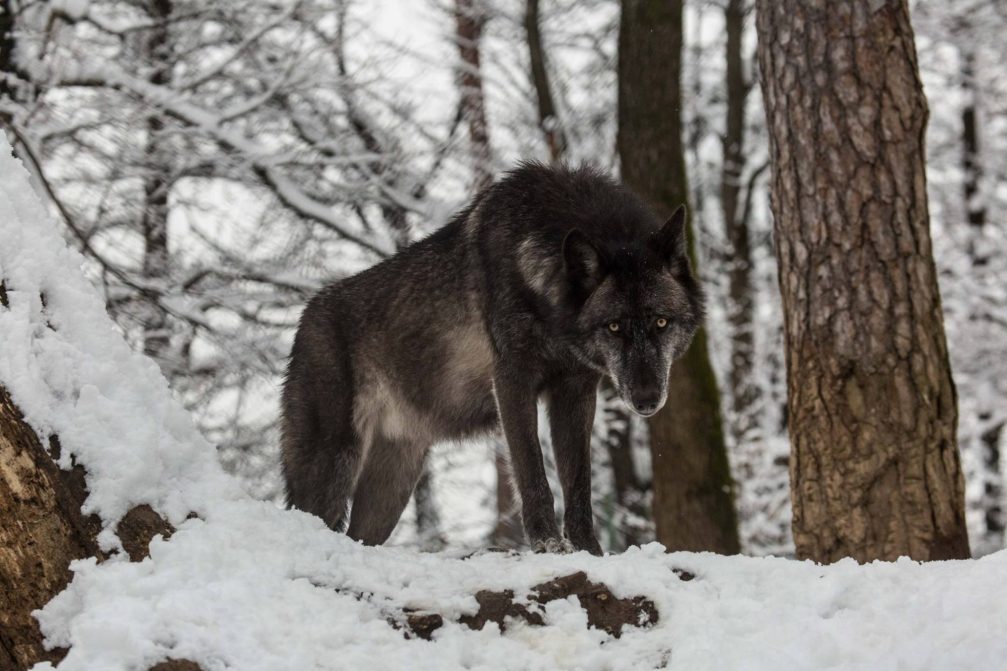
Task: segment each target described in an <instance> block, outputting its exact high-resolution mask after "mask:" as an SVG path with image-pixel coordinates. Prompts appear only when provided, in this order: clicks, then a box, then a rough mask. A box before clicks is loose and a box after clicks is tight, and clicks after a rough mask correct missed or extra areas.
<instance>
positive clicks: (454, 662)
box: [0, 136, 1007, 671]
mask: <svg viewBox="0 0 1007 671" xmlns="http://www.w3.org/2000/svg"><path fill="white" fill-rule="evenodd" d="M0 241H3V243H2V246H0V276H2V277H3V279H4V280H5V282H6V286H7V290H8V297H9V301H10V308H9V309H0V343H2V349H0V381H2V383H3V384H4V385H5V386H6V387H7V388H8V389H9V391H10V392H11V395H12V397H13V398H14V400H15V402H16V403H18V405H19V406H20V407H21V408H22V410H23V411H24V413H25V416H26V419H27V420H28V421H29V423H30V424H31V425H32V426H33V427H34V428H35V429H36V430H38V431H39V433H40V434H42V435H48V434H50V433H58V434H59V436H60V438H61V442H62V445H63V447H64V460H65V464H64V465H66V463H69V458H70V457H69V455H70V454H72V455H73V456H74V458H75V459H76V461H77V462H79V463H82V464H84V465H85V467H86V469H87V472H88V476H87V483H88V488H89V491H90V496H89V498H88V499H87V502H86V504H85V509H86V510H87V511H88V512H95V513H97V514H98V515H99V516H100V517H101V519H102V522H103V524H104V526H105V530H104V531H103V533H102V544H103V546H104V547H106V548H114V547H115V546H116V545H117V540H116V538H115V536H114V527H115V524H116V523H117V521H118V520H119V519H120V518H121V516H122V515H123V514H124V513H125V512H126V511H128V510H129V509H130V508H132V507H133V506H134V505H137V504H139V503H149V504H151V505H152V506H153V507H154V508H155V509H157V510H158V511H160V512H161V513H163V514H165V515H166V516H167V517H168V519H169V520H170V521H171V522H172V523H173V524H175V525H176V526H177V528H178V530H177V531H176V533H175V534H174V535H173V536H172V538H171V539H170V541H164V540H163V539H155V540H154V541H153V543H152V544H151V548H150V557H149V558H148V559H145V560H144V561H142V562H137V563H131V562H129V561H128V560H127V559H126V558H125V557H124V556H123V554H122V553H119V554H114V555H113V556H112V557H111V558H109V559H107V560H105V561H104V562H102V563H98V562H97V561H96V560H95V559H93V558H92V559H84V560H79V561H76V562H74V563H73V564H72V566H71V568H72V569H73V573H74V577H73V581H72V582H71V584H70V585H69V586H68V587H67V589H66V590H65V591H64V592H62V593H61V594H59V595H58V596H57V597H56V598H55V599H53V600H52V601H51V602H50V603H49V604H47V605H46V606H45V607H44V608H42V609H41V610H40V611H38V612H37V618H38V620H39V623H40V626H41V629H42V632H43V633H44V635H45V636H46V640H47V643H48V644H49V645H51V646H64V647H69V648H70V651H69V653H68V655H67V657H66V658H65V659H64V660H63V662H62V663H61V664H60V665H59V668H61V669H71V670H72V669H103V670H109V671H112V670H116V669H145V668H148V667H149V666H150V665H152V664H154V663H156V662H158V661H161V660H164V659H167V658H184V659H190V660H193V661H195V662H197V663H199V664H200V665H201V666H202V668H203V669H206V670H207V671H211V670H216V669H242V670H247V671H255V670H257V669H263V670H265V669H270V670H275V669H356V668H374V669H402V668H409V669H459V668H466V669H482V668H486V669H588V670H592V669H598V670H601V669H646V668H670V669H755V670H758V669H767V670H768V669H778V668H786V669H864V668H871V669H906V668H911V669H947V668H997V667H999V666H1000V665H1002V663H1003V660H1004V659H1005V658H1007V637H1004V636H1003V631H1005V630H1007V599H1004V597H1003V592H1002V589H1001V585H1003V584H1004V583H1005V582H1007V552H999V553H996V554H992V555H989V556H987V557H985V558H983V559H981V560H976V561H960V562H934V563H929V564H925V565H921V564H917V563H915V562H911V561H908V560H903V561H899V562H896V563H875V564H870V565H865V566H861V565H858V564H856V563H855V562H853V561H843V562H840V563H838V564H835V565H832V566H829V567H821V566H817V565H815V564H813V563H811V562H797V561H792V560H786V559H779V558H752V557H720V556H717V555H712V554H695V553H671V554H669V553H666V552H664V548H662V547H661V546H660V545H658V544H650V545H647V546H645V547H643V548H632V549H630V550H628V551H627V552H625V553H624V554H621V555H615V556H607V557H602V558H597V557H591V556H589V555H587V554H585V553H577V554H572V555H565V556H547V555H531V554H527V553H523V554H503V553H477V554H476V555H474V556H471V557H468V558H465V557H462V556H460V555H457V554H449V553H437V554H424V553H419V552H416V551H415V550H411V549H405V548H388V547H385V548H368V547H363V546H360V545H358V544H356V543H354V542H352V541H350V540H349V539H348V538H346V537H345V536H343V535H339V534H334V533H332V532H331V531H329V530H328V529H327V528H326V527H325V526H324V525H323V524H322V522H321V521H320V520H318V519H317V518H314V517H312V516H310V515H307V514H304V513H300V512H297V511H288V510H282V509H280V508H277V507H276V506H274V505H272V504H270V503H267V502H262V501H256V500H254V499H252V498H250V497H248V496H247V495H245V494H243V493H242V491H241V488H240V487H239V486H238V485H237V484H236V482H235V480H234V479H233V478H231V477H230V476H228V475H226V474H225V473H224V472H223V470H222V469H221V467H220V466H219V464H218V462H217V459H216V455H215V451H214V449H213V447H212V446H211V445H209V444H208V443H207V442H206V441H205V440H204V439H203V438H201V437H200V436H199V434H198V433H197V432H196V430H195V429H194V428H193V426H192V424H191V421H190V419H189V418H188V417H187V416H186V414H185V412H184V411H183V410H182V408H181V405H180V404H179V403H178V402H177V401H176V400H175V399H173V398H172V396H171V394H170V392H169V389H168V386H167V384H166V383H165V381H164V379H163V378H162V377H161V375H160V373H159V372H158V370H157V367H156V366H155V365H154V364H153V363H151V362H150V361H148V360H147V359H145V358H144V357H142V356H140V355H138V354H136V353H133V352H132V351H131V350H130V349H129V347H128V346H127V345H126V343H125V342H124V341H123V340H122V338H121V337H120V335H119V334H118V332H117V331H116V330H115V329H114V328H113V326H112V323H111V321H110V320H109V319H108V318H107V317H106V316H105V314H104V307H103V305H102V302H101V301H100V300H99V299H98V296H97V293H96V292H95V291H94V290H93V289H92V288H91V287H90V286H89V285H88V283H87V281H86V280H85V278H84V276H83V274H82V272H81V270H80V266H81V263H82V259H81V257H80V256H79V255H78V254H77V253H75V252H73V251H70V250H69V249H67V247H66V245H65V243H64V241H63V240H62V239H61V237H60V235H59V232H58V230H57V227H56V224H55V223H54V222H53V221H52V220H51V219H50V218H49V217H48V216H47V214H46V212H45V209H44V207H43V206H42V204H41V202H40V201H39V199H38V198H37V197H36V196H35V194H34V193H33V192H32V190H31V188H30V186H29V181H28V174H27V171H25V170H24V169H23V168H22V167H21V166H20V165H19V164H18V161H17V160H16V159H14V158H12V156H11V153H10V147H9V145H8V144H7V142H6V141H5V140H4V139H3V138H2V136H0ZM42 294H44V295H45V299H46V300H45V305H43V303H42V300H41V299H40V295H42ZM190 511H194V512H196V513H197V514H198V517H197V518H187V514H188V513H189V512H190ZM676 568H680V569H685V570H688V571H690V572H692V573H694V574H695V576H696V577H695V579H693V580H690V581H683V580H681V579H680V578H679V577H678V575H677V574H676V573H675V572H674V571H673V570H672V569H676ZM580 570H583V571H586V572H587V574H588V576H589V578H590V579H592V580H594V581H596V582H603V583H605V584H607V585H608V586H609V587H610V588H611V589H612V591H613V592H614V593H615V595H616V596H617V597H628V596H636V595H645V596H647V597H649V598H651V599H652V600H653V601H654V603H655V605H656V606H657V609H658V611H659V613H660V621H659V622H658V623H657V624H656V625H655V626H654V627H652V628H650V629H642V628H629V629H627V630H625V631H624V632H623V635H622V637H621V638H619V639H614V638H612V637H610V636H608V635H607V634H605V633H604V632H602V631H600V630H595V629H589V628H588V627H587V621H586V616H585V615H584V613H583V611H582V610H581V609H580V607H579V606H578V605H577V603H576V600H575V599H570V600H566V601H562V600H561V601H554V602H552V603H550V604H548V605H547V606H546V607H545V608H544V618H545V621H546V625H547V626H544V627H532V626H528V625H525V624H523V623H512V624H511V625H510V626H509V627H508V628H507V630H506V632H505V633H501V632H500V631H499V630H498V628H497V627H496V626H494V625H488V626H487V627H486V628H485V629H483V630H482V631H471V630H469V629H467V628H466V627H464V626H462V625H460V624H457V623H454V622H452V618H455V617H457V616H459V615H461V614H464V613H473V612H475V610H476V607H477V604H476V601H475V599H474V596H473V595H474V594H475V593H476V592H477V591H479V590H481V589H492V590H501V589H511V590H514V592H515V594H516V595H517V596H518V597H522V596H524V595H527V594H528V592H529V590H530V589H531V587H532V586H534V585H537V584H539V583H542V582H544V581H546V580H548V579H550V578H553V577H556V576H561V575H566V574H569V573H573V572H576V571H580ZM403 608H415V609H419V610H421V611H431V612H438V613H441V614H442V615H444V616H445V619H446V622H445V625H444V626H443V627H442V628H441V629H438V630H437V631H435V632H434V634H433V641H429V642H428V641H423V640H415V639H413V640H409V639H406V638H405V637H404V636H403V633H402V632H401V631H400V630H397V629H395V628H393V627H392V626H391V625H390V624H389V623H388V619H389V618H392V619H396V618H401V612H402V609H403ZM36 668H37V669H49V668H52V667H51V665H49V664H48V663H44V664H39V665H38V666H37V667H36Z"/></svg>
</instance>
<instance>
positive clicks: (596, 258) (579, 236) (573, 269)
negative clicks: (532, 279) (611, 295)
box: [563, 228, 604, 294]
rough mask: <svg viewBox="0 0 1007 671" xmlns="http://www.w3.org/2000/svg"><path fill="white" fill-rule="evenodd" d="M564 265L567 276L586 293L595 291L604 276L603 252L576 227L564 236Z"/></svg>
mask: <svg viewBox="0 0 1007 671" xmlns="http://www.w3.org/2000/svg"><path fill="white" fill-rule="evenodd" d="M563 267H564V269H565V270H566V276H567V278H568V279H569V280H570V281H571V282H572V283H573V284H574V286H575V287H576V288H578V289H580V290H581V291H583V292H584V293H585V294H590V293H591V292H592V291H594V290H595V289H596V288H597V287H598V285H599V284H601V281H602V279H603V278H604V269H603V268H602V259H601V254H600V253H599V252H598V249H597V248H596V247H595V246H594V244H592V243H591V241H590V240H588V238H587V236H586V235H584V234H583V233H581V232H580V231H579V230H577V229H576V228H575V229H573V230H571V231H570V232H569V233H567V234H566V237H565V238H563Z"/></svg>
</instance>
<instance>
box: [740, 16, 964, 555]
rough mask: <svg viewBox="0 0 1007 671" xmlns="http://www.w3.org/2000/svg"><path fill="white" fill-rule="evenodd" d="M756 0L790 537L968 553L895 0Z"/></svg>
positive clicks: (912, 87) (950, 391)
mask: <svg viewBox="0 0 1007 671" xmlns="http://www.w3.org/2000/svg"><path fill="white" fill-rule="evenodd" d="M758 10H759V12H758V34H759V49H758V52H759V62H760V65H761V71H762V89H763V96H764V100H765V105H766V113H767V119H768V127H769V138H770V156H771V160H772V167H773V171H772V172H773V176H772V204H773V213H774V217H775V227H776V242H777V250H776V251H777V257H778V261H779V268H780V290H781V293H782V296H783V308H784V321H785V342H786V354H787V387H788V408H789V412H788V416H789V431H790V440H791V450H792V452H791V454H792V458H791V461H790V473H791V496H792V499H793V531H794V542H795V545H796V549H797V555H798V556H799V557H802V558H811V559H814V560H816V561H820V562H832V561H836V560H837V559H840V558H842V557H853V558H855V559H857V560H858V561H870V560H874V559H895V558H897V557H899V556H901V555H908V556H910V557H912V558H914V559H920V560H926V559H950V558H963V557H968V556H969V545H968V537H967V535H966V529H965V519H964V514H963V511H964V499H963V490H964V486H963V478H962V471H961V465H960V460H959V456H958V448H957V444H956V437H955V429H956V424H957V419H958V417H957V407H956V401H957V399H956V393H955V386H954V383H953V381H952V379H951V369H950V366H949V363H948V353H947V345H946V342H945V338H944V324H943V321H942V316H941V304H940V294H939V292H938V287H937V277H936V273H935V270H934V260H933V255H932V251H931V243H930V230H929V215H928V213H927V194H926V178H925V173H924V131H925V128H926V121H927V106H926V100H925V99H924V96H923V90H922V86H921V83H920V79H919V72H918V68H917V63H916V50H915V46H914V44H913V32H912V28H911V27H910V24H909V12H908V8H907V6H906V4H905V2H904V0H886V1H878V0H854V1H852V2H846V3H824V2H814V3H809V2H805V1H804V0H759V3H758Z"/></svg>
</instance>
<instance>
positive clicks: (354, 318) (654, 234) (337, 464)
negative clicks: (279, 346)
mask: <svg viewBox="0 0 1007 671" xmlns="http://www.w3.org/2000/svg"><path fill="white" fill-rule="evenodd" d="M684 224H685V210H684V207H679V208H678V209H677V210H676V211H675V212H674V214H672V215H671V217H670V218H669V219H668V220H667V221H664V222H662V221H661V220H660V219H659V218H658V217H657V216H656V215H655V213H654V212H653V211H652V210H651V209H649V208H648V207H647V206H646V205H645V204H644V202H643V201H642V200H641V199H640V198H639V197H637V196H635V195H634V194H633V193H631V192H630V191H629V190H628V189H627V188H625V187H623V186H621V185H620V184H618V183H617V182H616V181H614V180H613V179H611V178H610V177H608V176H606V175H605V174H604V173H602V172H601V171H599V170H597V169H595V168H592V167H576V168H574V167H567V166H559V167H551V166H545V165H542V164H538V163H522V164H519V165H518V167H517V168H515V169H514V170H512V171H510V172H509V173H506V174H505V175H504V176H503V177H502V178H501V179H500V180H498V181H497V182H496V183H494V184H493V185H491V186H490V187H488V188H486V189H485V190H484V191H482V192H481V193H480V194H478V195H477V196H476V197H475V198H474V199H473V200H472V202H471V203H470V204H469V205H468V206H467V207H465V208H464V209H463V210H462V211H461V212H459V213H458V214H457V215H456V216H455V217H454V218H453V219H452V220H451V221H449V223H447V224H446V225H445V226H444V227H442V228H440V229H439V230H437V231H436V232H434V233H433V234H431V235H430V236H429V237H427V238H425V239H423V240H420V241H418V242H416V243H414V244H412V245H410V246H408V247H406V248H404V249H403V250H401V251H400V252H399V253H397V254H395V255H394V256H392V257H391V258H388V259H386V260H384V261H382V262H380V263H378V264H376V265H374V266H373V267H371V268H369V269H367V270H365V271H363V272H361V273H359V274H357V275H354V276H352V277H349V278H346V279H342V280H340V281H338V282H335V283H333V284H330V285H328V286H326V287H324V288H323V289H322V290H321V291H319V292H318V294H317V295H315V296H314V297H313V298H312V299H311V300H310V302H309V303H308V305H307V307H306V308H305V310H304V312H303V314H302V316H301V319H300V323H299V325H298V330H297V334H296V337H295V340H294V345H293V349H292V353H291V356H290V360H289V364H288V368H287V373H286V379H285V382H284V385H283V394H282V421H281V424H282V462H283V464H282V466H283V473H284V477H285V480H286V488H287V496H288V503H289V505H291V506H293V507H296V508H299V509H301V510H304V511H307V512H310V513H314V514H316V515H318V516H319V517H321V518H322V519H323V520H324V521H325V522H326V523H327V524H328V525H329V526H330V527H332V528H333V529H336V530H338V531H342V530H344V529H345V530H346V533H347V534H348V535H349V536H350V537H351V538H353V539H356V540H359V541H362V542H363V543H365V544H372V545H378V544H381V543H383V542H384V541H385V540H386V539H387V538H388V536H389V535H390V534H391V532H392V530H393V529H394V527H395V525H396V523H397V522H398V519H399V517H400V516H401V514H402V511H403V509H404V508H405V506H406V504H407V503H408V501H409V498H410V496H411V493H412V491H413V488H414V486H415V484H416V481H417V480H418V478H419V476H420V472H421V469H422V468H423V462H424V457H425V455H426V452H427V450H428V449H429V447H430V446H431V445H432V444H433V443H435V442H438V441H445V440H455V439H462V438H467V437H471V436H473V435H476V434H480V433H484V432H487V431H490V430H493V429H496V428H497V427H502V429H503V434H504V437H505V439H506V442H507V445H508V451H509V453H510V463H511V469H512V472H513V473H512V475H513V479H514V481H515V483H516V486H517V491H518V494H519V496H520V501H521V518H522V521H523V523H524V530H525V533H526V535H527V537H528V540H529V542H530V543H531V545H532V548H533V549H534V550H536V551H551V552H563V551H572V550H587V551H589V552H591V553H593V554H601V548H600V546H599V544H598V540H597V538H596V536H595V532H594V523H593V516H592V511H591V467H590V439H591V428H592V423H593V419H594V412H595V402H596V394H597V388H598V384H599V382H600V380H601V379H602V377H603V376H608V377H609V378H610V379H611V381H612V384H613V385H614V388H615V389H616V390H617V391H618V393H619V395H620V396H621V398H622V399H623V400H624V401H625V402H626V403H627V404H628V405H629V407H630V408H631V409H632V410H633V411H635V412H636V413H639V414H640V415H644V416H650V415H653V414H654V413H656V412H657V411H658V410H659V409H660V408H661V407H662V406H663V405H664V404H665V401H666V398H667V383H668V374H669V369H670V367H671V364H672V362H673V361H674V360H675V359H676V358H677V357H678V356H679V355H681V354H682V353H683V352H684V351H685V349H686V348H687V347H688V345H689V343H690V341H691V340H692V337H693V335H694V334H695V332H696V330H697V328H698V326H699V324H700V322H701V319H702V314H703V293H702V291H701V288H700V286H699V284H698V283H697V281H696V280H695V278H694V277H693V274H692V271H691V269H690V264H689V259H688V254H687V251H686V249H687V241H686V233H685V230H684ZM539 399H542V400H544V402H545V405H546V409H547V412H548V418H549V425H550V431H551V436H552V443H553V449H554V451H555V457H556V466H557V471H558V476H559V480H560V484H561V487H562V490H563V497H564V502H565V506H564V518H563V522H564V524H563V530H564V532H565V534H561V533H560V529H559V526H558V524H557V520H556V515H555V512H554V509H553V496H552V493H551V491H550V489H549V485H548V483H547V481H546V474H545V468H544V466H543V461H542V452H541V447H540V444H539V439H538V427H537V422H538V413H537V403H538V401H539ZM351 500H352V506H350V502H351ZM347 518H348V519H347ZM347 521H348V528H347V527H346V525H347Z"/></svg>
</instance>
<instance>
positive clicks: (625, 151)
mask: <svg viewBox="0 0 1007 671" xmlns="http://www.w3.org/2000/svg"><path fill="white" fill-rule="evenodd" d="M681 67H682V2H681V0H673V1H669V0H623V3H622V20H621V23H620V28H619V132H618V149H619V157H620V161H621V165H622V179H623V181H624V182H625V183H626V184H627V185H628V186H629V187H630V188H632V189H633V190H635V191H636V192H637V193H639V194H640V195H641V196H643V197H644V198H645V199H647V201H649V203H650V204H651V205H652V206H653V207H654V208H655V210H656V211H657V212H658V214H660V215H663V216H668V215H670V214H671V212H672V210H673V209H674V208H675V207H677V206H678V205H679V204H681V203H684V202H685V201H686V199H687V193H688V187H687V183H686V176H685V158H684V154H683V148H682V119H681V112H680V110H681ZM668 399H669V401H668V403H667V405H666V406H665V407H664V409H663V410H661V411H660V412H659V413H658V414H657V415H655V416H654V417H653V418H652V419H651V421H650V437H651V451H652V454H653V469H654V506H653V510H654V522H655V526H656V529H657V538H658V540H659V541H661V542H662V543H664V544H665V545H666V546H668V548H669V549H672V550H712V551H715V552H722V553H735V552H738V551H739V543H738V525H737V518H736V515H735V511H734V501H733V496H732V483H731V475H730V470H729V468H728V463H727V451H726V449H725V445H724V433H723V427H722V425H721V414H720V397H719V393H718V391H717V383H716V379H715V378H714V375H713V368H712V367H711V365H710V357H709V354H708V352H707V344H706V335H705V333H704V332H703V331H700V333H699V334H697V336H696V339H695V341H694V342H693V344H692V346H691V347H690V348H689V351H688V352H687V353H686V354H685V356H683V357H682V359H681V360H679V361H678V362H677V363H675V365H674V366H673V367H672V371H671V377H670V381H669V386H668Z"/></svg>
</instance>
